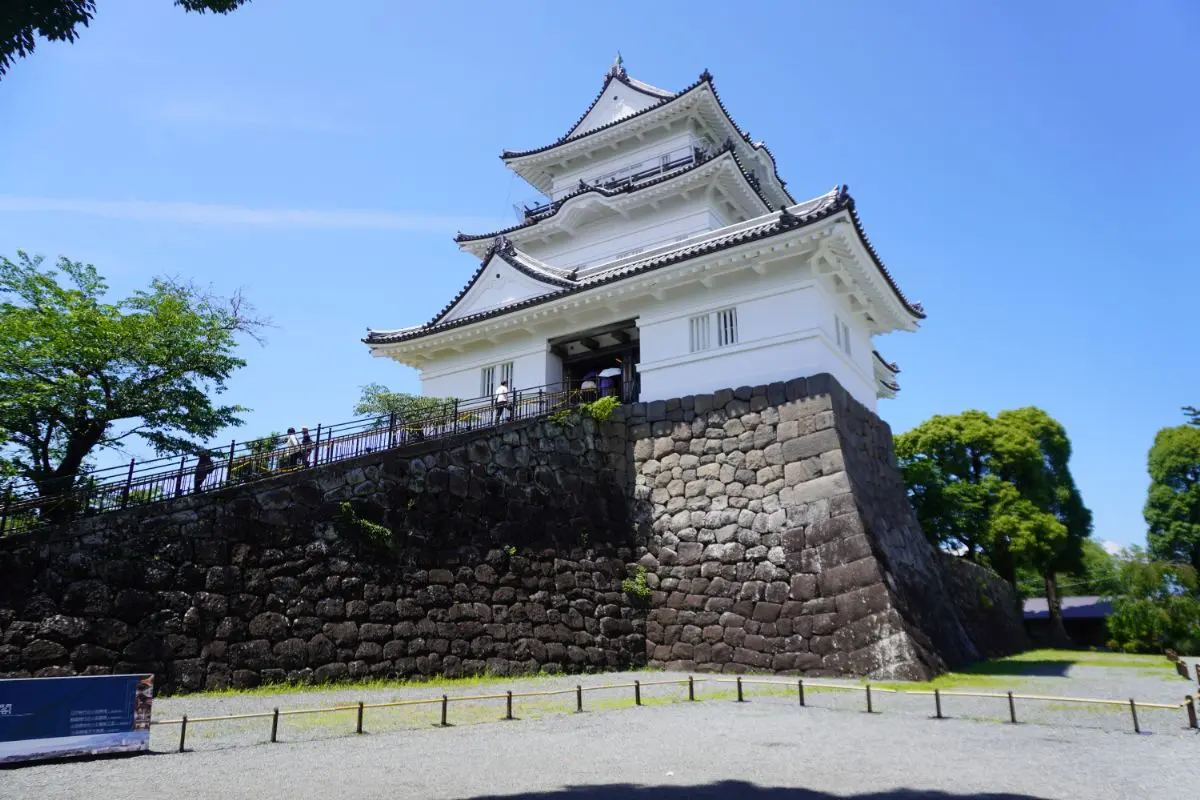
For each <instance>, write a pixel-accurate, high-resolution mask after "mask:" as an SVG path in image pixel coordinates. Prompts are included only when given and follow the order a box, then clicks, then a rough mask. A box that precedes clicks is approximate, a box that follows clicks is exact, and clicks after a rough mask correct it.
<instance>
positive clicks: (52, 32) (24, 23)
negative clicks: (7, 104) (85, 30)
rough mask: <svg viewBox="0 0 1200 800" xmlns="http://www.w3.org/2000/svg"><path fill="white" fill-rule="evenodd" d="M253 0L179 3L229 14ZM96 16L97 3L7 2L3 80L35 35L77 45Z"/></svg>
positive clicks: (1, 44)
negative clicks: (75, 42)
mask: <svg viewBox="0 0 1200 800" xmlns="http://www.w3.org/2000/svg"><path fill="white" fill-rule="evenodd" d="M247 2H249V0H175V5H177V6H182V7H183V10H184V11H195V12H197V13H199V14H203V13H204V12H206V11H212V12H214V13H216V14H228V13H229V12H230V11H233V10H234V9H236V8H238V7H239V6H242V5H244V4H246V3H247ZM95 13H96V3H95V0H6V7H5V9H4V13H3V14H0V77H3V76H4V74H5V73H6V72H8V70H9V68H10V67H11V66H12V65H13V64H14V63H15V62H16V59H17V58H24V57H26V56H28V55H29V54H30V53H32V52H33V49H34V47H35V45H36V42H35V40H34V36H35V34H36V35H37V36H41V37H42V38H44V39H47V40H49V41H51V42H74V41H75V39H76V37H78V36H79V26H80V25H82V26H84V27H87V25H88V23H90V22H91V21H92V15H93V14H95Z"/></svg>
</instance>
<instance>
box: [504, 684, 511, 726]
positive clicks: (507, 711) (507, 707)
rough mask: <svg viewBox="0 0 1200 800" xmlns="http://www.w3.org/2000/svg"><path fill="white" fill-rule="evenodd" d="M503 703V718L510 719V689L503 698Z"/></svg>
mask: <svg viewBox="0 0 1200 800" xmlns="http://www.w3.org/2000/svg"><path fill="white" fill-rule="evenodd" d="M504 705H505V714H504V718H505V719H512V718H513V715H512V689H509V690H508V696H507V697H506V698H505V699H504Z"/></svg>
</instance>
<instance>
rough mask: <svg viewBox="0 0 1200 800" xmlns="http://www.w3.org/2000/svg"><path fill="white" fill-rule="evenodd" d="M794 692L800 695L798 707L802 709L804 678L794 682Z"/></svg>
mask: <svg viewBox="0 0 1200 800" xmlns="http://www.w3.org/2000/svg"><path fill="white" fill-rule="evenodd" d="M796 692H797V693H799V695H800V707H801V708H804V678H799V679H797V680H796Z"/></svg>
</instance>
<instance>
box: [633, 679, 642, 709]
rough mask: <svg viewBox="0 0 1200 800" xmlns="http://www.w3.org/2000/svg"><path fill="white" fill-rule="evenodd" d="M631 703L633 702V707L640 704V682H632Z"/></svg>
mask: <svg viewBox="0 0 1200 800" xmlns="http://www.w3.org/2000/svg"><path fill="white" fill-rule="evenodd" d="M633 702H634V705H639V706H640V705H641V704H642V682H641V681H634V682H633Z"/></svg>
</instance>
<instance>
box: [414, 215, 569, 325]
mask: <svg viewBox="0 0 1200 800" xmlns="http://www.w3.org/2000/svg"><path fill="white" fill-rule="evenodd" d="M496 258H498V259H500V260H501V261H503V262H504V263H505V264H507V265H508V266H510V267H512V268H513V269H515V270H516V271H517V272H519V273H521V274H522V275H524V276H526V277H528V278H532V279H533V280H535V281H537V282H539V283H542V284H545V285H546V290H547V293H549V292H554V291H558V290H559V289H563V288H565V287H569V286H575V285H576V283H575V280H574V272H573V271H571V270H564V269H558V268H557V267H552V266H550V265H549V264H545V263H543V262H541V261H538V260H537V259H536V258H533V257H532V256H529V255H527V254H525V253H522V252H521V251H519V250H517V248H516V247H515V246H514V245H513V243H512V242H511V241H510V240H509V239H508V238H507V237H504V236H497V237H496V241H495V243H493V244H492V246H491V248H490V249H489V250H488V251H487V254H486V255H485V256H484V257H483V260H482V261H480V262H479V267H478V268H477V269H476V270H475V273H474V274H473V275H472V276H471V278H470V280H468V281H467V285H466V286H464V287H463V288H462V289H461V290H460V291H459V293H458V294H457V295H455V296H454V299H453V300H451V301H450V302H449V303H447V304H446V305H445V306H444V307H443V308H442V310H441V311H439V312H438V313H437V314H436V315H435V316H434V318H433V319H431V320H430V321H429V322H428V323H427V324H426V325H424V326H422V328H425V327H430V326H433V325H437V324H438V323H440V322H442V321H443V320H445V319H446V317H447V316H449V314H450V312H452V311H453V310H454V308H455V306H457V305H458V304H459V303H460V302H462V300H463V298H465V297H466V296H467V295H468V294H469V293H470V292H471V290H472V289H473V288H475V286H476V285H477V284H478V283H479V281H480V279H481V278H482V277H483V275H484V273H485V272H487V269H488V266H489V265H490V264H491V263H492V260H493V259H496ZM473 316H474V315H473Z"/></svg>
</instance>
